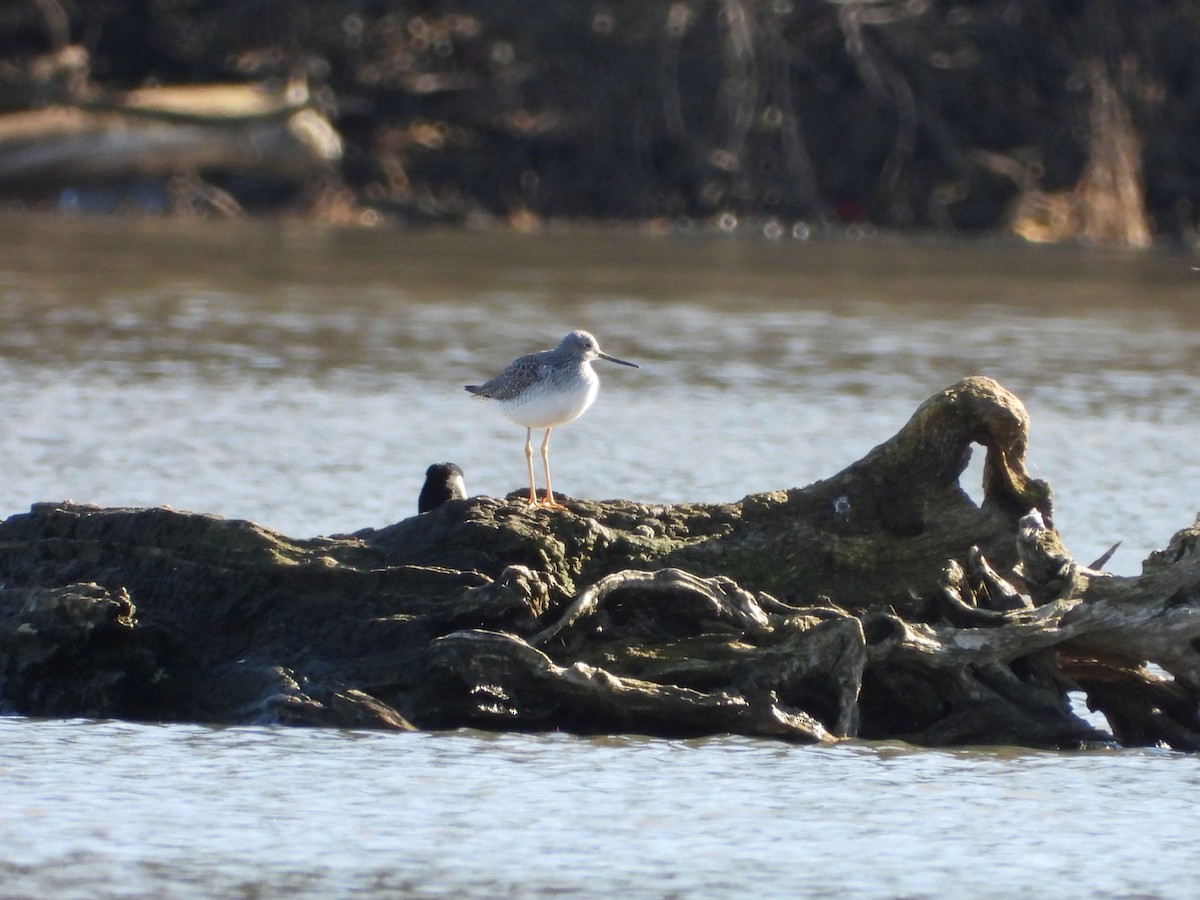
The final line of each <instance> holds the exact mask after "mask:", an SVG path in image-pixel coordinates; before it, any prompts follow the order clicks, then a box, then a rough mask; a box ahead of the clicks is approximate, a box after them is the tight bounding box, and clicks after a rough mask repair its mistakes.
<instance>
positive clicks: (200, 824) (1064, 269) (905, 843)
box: [0, 217, 1200, 898]
mask: <svg viewBox="0 0 1200 900" xmlns="http://www.w3.org/2000/svg"><path fill="white" fill-rule="evenodd" d="M1192 263H1193V260H1192V258H1191V257H1187V256H1182V255H1177V254H1171V253H1148V254H1132V255H1120V254H1101V253H1095V252H1088V251H1086V250H1079V249H1054V248H1031V247H1025V246H1020V245H1014V244H995V245H955V244H946V243H919V242H903V243H902V242H894V241H887V240H874V241H864V242H858V243H850V242H842V243H833V242H818V241H813V242H791V241H784V242H778V243H768V242H751V241H738V240H730V239H716V238H712V237H704V238H700V237H696V238H659V239H650V238H646V237H639V236H636V235H617V234H557V235H543V236H538V237H529V236H520V235H511V234H490V233H489V234H462V233H439V232H421V233H406V232H399V231H388V232H383V231H379V232H370V231H338V230H331V229H324V228H316V227H311V226H301V225H292V224H286V223H285V224H282V225H281V224H278V223H274V224H269V225H265V224H239V225H229V224H220V225H213V224H207V223H181V222H161V221H154V222H147V221H129V222H126V221H121V220H111V219H106V220H88V219H81V220H62V219H40V218H36V217H28V218H21V217H16V218H0V459H3V461H4V467H3V472H2V474H0V516H7V515H11V514H14V513H18V512H21V511H23V510H25V509H27V508H28V506H29V504H30V503H32V502H35V501H41V500H54V499H63V498H72V499H74V500H77V501H81V502H92V503H98V504H103V505H110V506H116V505H132V506H142V505H159V504H169V505H172V506H176V507H179V508H186V509H193V510H199V511H204V512H214V513H218V514H221V515H225V516H235V517H241V518H247V519H252V520H255V521H258V522H260V523H262V524H265V525H268V526H271V527H274V528H278V529H281V530H283V531H285V532H287V533H289V534H292V535H295V536H310V535H315V534H329V533H336V532H343V531H352V530H356V529H358V528H361V527H364V526H368V525H375V526H378V525H384V524H387V523H389V522H392V521H395V520H397V519H399V518H401V517H404V516H407V515H411V514H412V513H414V512H415V505H416V495H417V492H418V490H419V487H420V483H421V479H422V477H423V472H424V469H425V467H426V466H427V465H428V464H429V463H430V462H435V461H441V460H447V459H449V460H453V461H455V462H458V463H459V464H460V465H462V466H463V467H464V469H465V470H466V473H467V479H468V484H469V486H470V488H471V489H472V491H473V492H477V493H487V494H503V493H505V492H507V491H510V490H514V489H519V488H521V487H522V486H523V479H524V477H525V475H524V472H525V468H524V459H523V456H522V450H521V445H522V441H523V437H524V436H523V435H522V434H521V433H520V431H519V429H516V428H514V427H513V426H511V425H509V424H508V423H507V422H506V421H505V420H503V419H502V418H500V417H499V416H497V415H495V414H494V413H493V412H492V411H490V410H488V409H487V408H486V407H485V406H483V405H482V404H479V403H477V402H473V401H472V400H471V398H470V397H468V396H467V395H466V394H465V392H463V391H462V389H461V385H463V384H466V383H468V382H476V381H478V380H480V379H481V378H485V377H488V376H489V375H491V374H494V373H495V372H496V371H498V370H499V369H500V368H501V367H502V366H503V365H504V364H506V363H507V362H508V361H509V360H510V359H511V358H513V357H514V356H516V355H518V354H520V353H525V352H529V351H531V350H535V349H539V348H541V347H546V346H550V345H552V344H554V343H555V342H556V341H557V340H558V338H559V337H561V335H562V334H564V333H565V332H567V331H568V330H570V329H572V328H579V327H582V328H587V329H589V330H591V331H594V332H595V333H596V334H597V335H598V336H599V337H600V339H601V342H602V344H603V346H604V347H605V348H606V349H607V350H608V351H609V352H611V353H613V354H614V355H617V356H620V357H622V358H626V359H631V360H634V361H636V362H639V363H641V364H642V365H643V368H642V369H640V370H632V369H624V368H621V367H615V366H613V367H608V368H607V369H604V370H602V379H603V388H602V390H601V393H600V397H599V400H598V401H597V403H596V405H595V406H594V407H593V408H592V409H591V410H589V411H588V413H587V414H586V415H585V416H584V417H583V418H582V419H580V420H579V421H578V422H575V423H572V424H571V425H569V426H567V427H564V428H562V429H559V430H557V431H556V432H555V437H554V442H553V445H552V447H553V450H552V458H553V462H554V465H555V470H554V471H555V486H556V487H557V488H559V489H560V490H563V491H565V492H567V493H569V494H572V495H575V496H580V497H593V498H605V497H626V498H634V499H641V500H646V501H668V502H670V501H682V500H706V501H723V500H733V499H738V498H740V497H742V496H744V495H746V494H749V493H752V492H756V491H764V490H770V489H775V488H781V487H791V486H797V485H803V484H806V483H808V482H811V481H813V480H815V479H818V478H823V477H826V476H829V475H832V474H834V473H836V472H837V471H839V470H840V469H842V468H843V467H844V466H846V465H847V464H849V463H850V462H852V461H854V460H856V459H858V458H859V457H861V456H862V455H863V454H864V453H865V452H866V451H868V450H869V449H870V448H871V447H873V446H874V445H876V444H878V443H879V442H881V441H883V440H886V439H887V438H888V437H890V436H891V435H892V434H893V433H895V431H896V430H897V429H898V428H900V427H901V426H902V425H903V423H904V422H905V421H906V420H907V419H908V417H909V416H910V415H911V414H912V412H913V411H914V410H915V409H916V407H917V406H918V405H919V404H920V403H921V402H922V401H923V400H924V399H926V398H927V397H928V396H930V395H931V394H933V393H934V392H936V391H938V390H940V389H942V388H944V387H946V386H947V385H950V384H952V383H954V382H955V381H957V380H958V379H960V378H962V377H963V376H964V375H968V374H975V373H981V374H987V375H991V376H993V377H995V378H997V379H998V380H1000V381H1001V382H1002V383H1003V384H1005V385H1006V386H1007V387H1009V388H1010V389H1012V390H1013V391H1015V392H1016V393H1017V394H1018V395H1019V396H1020V397H1021V398H1022V399H1023V400H1024V401H1025V403H1026V405H1027V407H1028V409H1029V411H1030V413H1031V415H1032V419H1033V432H1032V442H1031V451H1030V465H1031V468H1032V469H1033V471H1034V473H1035V474H1036V475H1037V476H1039V477H1042V478H1046V479H1048V480H1049V481H1050V482H1051V484H1052V485H1053V486H1054V487H1055V490H1056V492H1057V506H1058V515H1057V523H1058V525H1059V527H1060V529H1061V530H1062V532H1063V534H1064V536H1065V538H1066V540H1067V542H1068V544H1069V546H1071V548H1072V549H1073V550H1074V552H1075V553H1076V554H1077V555H1078V556H1080V557H1081V558H1084V559H1089V558H1091V557H1092V556H1094V555H1098V554H1099V553H1100V552H1101V551H1102V550H1103V549H1105V548H1106V547H1107V546H1108V545H1109V544H1110V543H1112V542H1113V541H1116V540H1123V541H1124V542H1125V543H1124V546H1123V547H1122V549H1121V551H1119V553H1118V555H1117V556H1116V557H1115V558H1114V560H1113V565H1112V568H1113V569H1114V570H1115V571H1118V572H1125V573H1135V572H1137V571H1138V569H1139V565H1140V561H1141V559H1142V558H1143V557H1144V556H1145V555H1146V553H1148V552H1149V551H1150V550H1151V549H1153V548H1155V547H1159V546H1162V545H1163V544H1165V542H1166V540H1167V539H1168V538H1169V536H1170V534H1171V533H1172V532H1173V531H1174V530H1176V529H1177V528H1180V527H1183V526H1185V525H1187V524H1189V523H1190V522H1191V521H1192V518H1193V515H1194V514H1195V512H1196V510H1197V509H1198V508H1200V496H1198V494H1197V492H1196V490H1195V488H1194V486H1195V485H1196V484H1197V483H1198V481H1200V479H1198V476H1200V461H1198V459H1197V454H1196V452H1195V448H1196V447H1197V446H1200V433H1198V428H1197V422H1196V414H1195V410H1196V409H1197V408H1198V404H1197V401H1198V400H1200V396H1198V394H1200V377H1198V376H1200V307H1198V306H1197V289H1198V287H1200V283H1198V281H1197V279H1198V277H1200V276H1198V274H1197V272H1196V271H1195V270H1194V268H1193V264H1192ZM970 477H972V478H975V479H977V478H978V474H977V471H975V472H973V473H972V474H971V475H970ZM966 486H967V487H968V489H970V490H975V491H977V484H975V483H973V482H969V483H968V484H967V485H966ZM0 746H3V748H4V753H3V756H2V757H0V785H3V790H0V896H5V897H9V896H11V897H35V896H37V897H40V896H55V897H81V898H83V897H86V898H93V897H141V896H154V897H173V896H178V897H186V896H231V895H232V896H246V897H261V896H271V897H274V896H300V897H306V896H312V897H326V896H350V895H353V896H370V897H374V896H378V897H391V896H455V897H459V896H473V897H494V896H517V897H542V896H551V895H561V894H572V895H574V894H579V895H583V896H604V897H611V896H615V895H629V896H633V897H641V896H652V897H670V896H678V897H684V896H686V897H705V896H712V897H718V896H730V895H754V896H798V895H800V896H803V895H807V896H827V895H835V894H836V895H853V896H866V897H894V896H905V897H935V896H938V897H941V896H994V897H1011V896H1042V895H1046V894H1054V895H1056V896H1064V897H1096V896H1131V895H1134V896H1146V897H1159V896H1162V897H1176V896H1179V897H1183V896H1190V895H1191V894H1192V893H1193V892H1194V885H1195V881H1196V878H1197V876H1200V863H1198V862H1197V859H1198V857H1197V855H1196V853H1195V848H1194V835H1195V833H1196V828H1197V824H1198V823H1197V816H1196V813H1195V804H1194V802H1193V801H1192V798H1193V796H1194V794H1195V793H1196V790H1197V787H1198V785H1197V780H1198V772H1197V758H1196V757H1192V756H1183V755H1179V754H1171V753H1165V752H1158V751H1152V750H1147V751H1101V752H1089V753H1079V754H1056V753H1034V752H1028V751H1017V750H993V749H976V750H966V751H927V750H915V749H913V748H909V747H905V746H902V745H898V744H880V745H869V744H847V745H842V746H839V747H836V748H801V747H793V746H790V745H787V744H780V743H776V742H773V741H765V740H751V739H744V738H713V739H709V740H701V741H664V740H651V739H646V738H639V737H618V738H611V739H584V738H576V737H569V736H564V735H538V736H523V735H487V734H480V733H475V732H456V733H451V734H436V735H435V734H375V733H360V732H343V731H333V730H326V729H310V730H289V729H279V728H230V729H221V728H205V727H198V726H179V725H174V726H154V725H137V724H128V723H113V722H81V721H67V722H55V721H50V722H45V721H39V722H33V721H28V720H24V719H19V718H15V717H9V718H0Z"/></svg>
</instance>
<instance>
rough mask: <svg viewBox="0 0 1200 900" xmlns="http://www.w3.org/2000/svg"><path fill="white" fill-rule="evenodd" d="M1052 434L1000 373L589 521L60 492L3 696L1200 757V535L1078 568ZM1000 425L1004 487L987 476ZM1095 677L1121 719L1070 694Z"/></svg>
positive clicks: (16, 587) (35, 549) (2, 575)
mask: <svg viewBox="0 0 1200 900" xmlns="http://www.w3.org/2000/svg"><path fill="white" fill-rule="evenodd" d="M1028 427H1029V420H1028V416H1027V415H1026V413H1025V410H1024V407H1023V406H1022V405H1021V403H1020V401H1019V400H1018V399H1017V398H1016V397H1015V396H1013V395H1012V394H1010V393H1009V392H1008V391H1006V390H1004V388H1002V387H1001V386H1000V385H998V384H996V383H995V382H993V381H990V380H989V379H986V378H970V379H966V380H964V381H962V382H959V383H958V384H956V385H954V386H952V387H950V388H948V389H946V390H945V391H942V392H940V393H938V394H937V395H935V396H933V397H931V398H930V399H929V400H928V401H926V402H925V403H924V404H922V406H921V407H920V408H919V409H918V410H917V411H916V413H915V414H914V416H913V418H912V419H911V420H910V421H909V423H908V424H907V425H906V426H905V427H904V428H903V429H901V431H900V432H899V433H898V434H897V435H896V436H895V437H893V438H892V439H890V440H889V441H887V442H885V443H883V444H881V445H880V446H879V447H876V448H875V449H874V450H872V451H871V452H870V453H868V454H867V456H866V457H864V458H863V459H862V460H860V461H858V462H856V463H854V464H852V465H851V466H849V467H848V468H847V469H845V470H843V471H842V472H840V473H838V474H837V475H835V476H833V477H832V478H829V479H827V480H825V481H821V482H817V483H815V484H812V485H809V486H808V487H805V488H802V489H793V490H789V491H777V492H772V493H768V494H759V495H753V496H750V497H747V498H745V499H744V500H742V501H740V502H738V503H732V504H713V505H701V504H681V505H676V506H659V507H650V506H645V505H641V504H636V503H631V502H626V501H616V502H607V503H593V502H584V501H574V500H570V499H569V498H562V499H563V500H564V501H565V502H566V503H567V505H568V507H569V510H568V512H565V513H559V512H555V513H550V512H545V511H539V512H530V511H528V510H527V509H526V508H525V507H524V505H523V504H522V503H520V502H519V500H517V499H512V500H501V499H496V498H487V497H477V498H472V499H469V500H453V501H450V502H448V503H446V504H444V505H443V506H441V507H439V508H437V509H435V510H434V511H432V512H429V513H426V514H423V515H421V516H417V517H414V518H411V519H406V520H404V521H402V522H399V523H397V524H395V525H392V526H389V527H388V528H384V529H379V530H373V529H367V530H364V531H362V532H359V533H357V534H354V535H346V536H336V537H330V538H316V539H311V540H293V539H289V538H286V537H284V536H283V535H279V534H275V533H273V532H269V531H267V530H265V529H262V528H260V527H258V526H255V525H253V524H251V523H248V522H240V521H232V520H225V519H220V518H216V517H213V516H205V515H196V514H190V513H181V512H177V511H174V510H170V509H148V510H119V509H118V510H113V509H99V508H96V507H87V506H77V505H73V504H68V503H62V504H39V505H37V506H35V507H34V508H33V509H32V510H31V511H30V512H29V513H28V514H24V515H18V516H13V517H11V518H10V519H8V520H7V521H5V522H3V523H2V524H0V585H2V587H0V615H2V616H3V619H2V620H0V698H3V702H4V704H5V705H6V706H7V707H8V708H9V709H11V710H14V711H17V712H21V713H26V714H31V715H106V716H120V717H130V718H152V719H162V720H188V721H209V722H261V721H277V722H288V723H295V724H316V725H343V726H350V727H384V728H403V727H413V726H416V727H422V728H447V727H458V726H464V725H474V726H479V727H486V728H494V729H524V730H531V729H532V730H541V729H553V728H561V729H568V730H572V731H577V732H584V733H596V732H601V733H603V732H626V731H636V732H642V733H651V734H662V735H699V734H711V733H720V732H734V733H739V734H748V735H764V736H773V737H782V738H785V739H788V740H793V741H797V742H830V741H836V740H839V739H842V738H848V737H862V738H873V739H882V738H893V739H896V738H898V739H904V740H909V741H912V742H915V743H919V744H927V745H940V744H968V743H990V744H998V743H1014V744H1022V745H1031V746H1051V747H1071V746H1079V745H1082V744H1087V743H1092V742H1098V741H1107V742H1111V741H1116V742H1118V743H1121V744H1125V745H1129V746H1142V745H1152V744H1163V745H1166V746H1170V747H1173V748H1176V749H1180V750H1195V749H1200V717H1198V715H1197V710H1198V708H1200V703H1198V698H1200V693H1198V692H1200V556H1198V554H1197V545H1198V543H1200V527H1197V526H1193V527H1192V528H1189V529H1187V530H1185V531H1182V532H1180V533H1179V534H1177V535H1176V536H1175V537H1174V538H1173V539H1172V541H1171V543H1170V545H1169V546H1168V548H1167V549H1166V550H1163V551H1160V552H1159V553H1156V554H1155V555H1154V556H1153V557H1152V558H1151V559H1150V560H1148V561H1147V563H1146V565H1145V570H1144V572H1143V574H1142V575H1140V576H1137V577H1116V576H1112V575H1109V574H1107V573H1104V572H1102V571H1099V570H1098V569H1097V568H1095V567H1089V566H1084V565H1081V564H1079V563H1078V562H1077V561H1075V560H1074V559H1073V558H1072V557H1071V555H1070V553H1069V552H1068V551H1067V550H1066V548H1065V546H1064V545H1063V543H1062V541H1061V539H1060V537H1059V535H1058V533H1057V532H1056V530H1055V529H1054V526H1053V508H1052V502H1051V492H1050V489H1049V487H1048V486H1047V485H1046V484H1045V483H1044V482H1041V481H1037V480H1034V479H1032V478H1030V477H1029V475H1028V473H1027V472H1026V469H1025V450H1026V443H1027V437H1028ZM973 444H981V445H982V446H983V447H984V448H986V452H987V459H986V462H985V466H984V500H983V502H982V504H980V505H976V504H975V503H974V502H973V501H972V500H971V499H970V498H969V497H968V496H967V494H966V493H965V492H963V490H962V489H961V488H960V486H959V484H958V478H959V476H960V475H961V473H962V472H963V470H964V468H965V467H966V464H967V461H968V459H969V456H970V453H971V448H972V445H973ZM1151 663H1152V664H1154V665H1155V666H1157V667H1158V671H1157V672H1156V671H1155V670H1153V669H1152V668H1149V664H1151ZM1158 672H1164V673H1165V674H1159V673H1158ZM1076 691H1080V692H1082V693H1083V694H1084V695H1085V696H1086V700H1087V702H1088V704H1089V705H1090V706H1091V707H1092V708H1093V709H1095V710H1099V711H1101V712H1103V713H1104V714H1105V715H1106V716H1107V718H1108V722H1109V725H1110V727H1111V734H1110V733H1109V732H1106V731H1102V730H1099V729H1097V728H1096V727H1093V726H1092V725H1090V724H1088V722H1086V721H1084V720H1083V719H1081V718H1079V717H1078V716H1077V715H1076V714H1075V713H1074V712H1073V711H1072V705H1071V702H1070V697H1069V694H1071V693H1072V692H1076ZM409 723H412V724H411V725H410V724H409Z"/></svg>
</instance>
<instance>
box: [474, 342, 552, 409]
mask: <svg viewBox="0 0 1200 900" xmlns="http://www.w3.org/2000/svg"><path fill="white" fill-rule="evenodd" d="M551 352H552V351H550V350H539V351H538V352H537V353H530V354H528V355H527V356H519V357H517V358H516V359H514V360H513V361H512V362H511V363H509V364H508V368H506V369H505V370H504V371H503V372H501V373H500V374H499V375H497V376H496V377H495V378H492V379H490V380H489V381H485V382H484V383H483V384H479V385H476V384H469V385H467V390H468V391H470V392H471V393H472V394H475V395H476V396H477V397H486V398H488V399H489V400H501V401H504V400H512V399H514V398H516V397H519V396H521V394H523V393H524V392H525V391H526V390H528V389H529V387H530V386H532V385H533V384H535V383H536V382H537V381H538V380H539V379H540V378H541V377H542V367H543V366H545V365H546V364H547V363H548V362H549V360H548V359H547V357H549V356H550V354H551Z"/></svg>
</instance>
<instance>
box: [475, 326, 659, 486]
mask: <svg viewBox="0 0 1200 900" xmlns="http://www.w3.org/2000/svg"><path fill="white" fill-rule="evenodd" d="M597 359H606V360H608V361H609V362H614V363H617V364H619V365H622V366H632V367H633V368H635V369H637V368H640V366H638V365H637V364H636V363H631V362H626V361H625V360H623V359H617V358H616V357H615V356H609V355H608V354H607V353H603V352H601V350H600V345H599V343H597V341H596V339H595V338H594V337H592V336H591V335H590V334H588V333H587V332H586V331H572V332H571V333H570V334H568V335H567V336H566V337H564V338H563V339H562V340H561V341H560V342H559V344H558V346H557V347H555V348H554V349H553V350H540V351H538V352H537V353H530V354H529V355H528V356H521V357H518V358H517V359H514V360H513V361H512V362H511V363H509V364H508V368H506V369H505V370H504V371H503V372H501V373H500V374H499V375H497V376H496V377H495V378H493V379H491V380H490V381H487V382H484V383H483V384H468V385H467V386H466V389H467V390H468V391H470V392H471V393H472V394H474V395H475V396H477V397H483V398H484V399H486V400H491V401H493V402H495V403H496V404H497V406H498V408H499V410H500V412H501V413H502V414H503V415H505V416H506V417H507V418H509V419H510V420H512V421H513V422H515V423H517V424H518V425H524V426H525V461H526V463H527V464H528V465H529V506H530V507H536V506H540V507H542V508H544V509H566V507H565V506H563V505H562V504H561V503H558V502H556V501H555V499H554V490H553V488H551V487H550V432H551V431H552V430H553V429H554V428H556V427H557V426H559V425H565V424H567V423H568V422H573V421H575V420H576V419H578V418H579V417H580V416H581V415H583V413H584V410H586V409H587V408H588V407H589V406H591V405H592V401H593V400H595V399H596V392H597V391H598V390H599V389H600V379H599V378H598V377H597V376H596V373H595V372H594V371H593V370H592V362H593V361H595V360H597ZM535 428H545V429H546V436H545V437H544V438H543V439H542V466H543V467H544V468H545V471H546V496H545V498H544V499H543V500H541V501H540V502H539V501H538V498H537V486H536V483H535V481H534V476H533V429H535Z"/></svg>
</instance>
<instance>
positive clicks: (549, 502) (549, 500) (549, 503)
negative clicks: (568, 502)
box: [537, 491, 567, 511]
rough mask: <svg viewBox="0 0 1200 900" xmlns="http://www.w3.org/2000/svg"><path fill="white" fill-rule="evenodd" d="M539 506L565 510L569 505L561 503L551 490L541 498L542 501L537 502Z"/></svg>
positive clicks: (540, 507)
mask: <svg viewBox="0 0 1200 900" xmlns="http://www.w3.org/2000/svg"><path fill="white" fill-rule="evenodd" d="M537 506H538V508H539V509H561V510H564V511H566V510H567V507H566V506H563V504H561V503H559V502H558V501H557V500H555V499H554V495H553V494H551V493H550V492H549V491H547V492H546V496H545V497H543V498H542V499H541V501H540V502H539V503H538V504H537Z"/></svg>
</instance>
